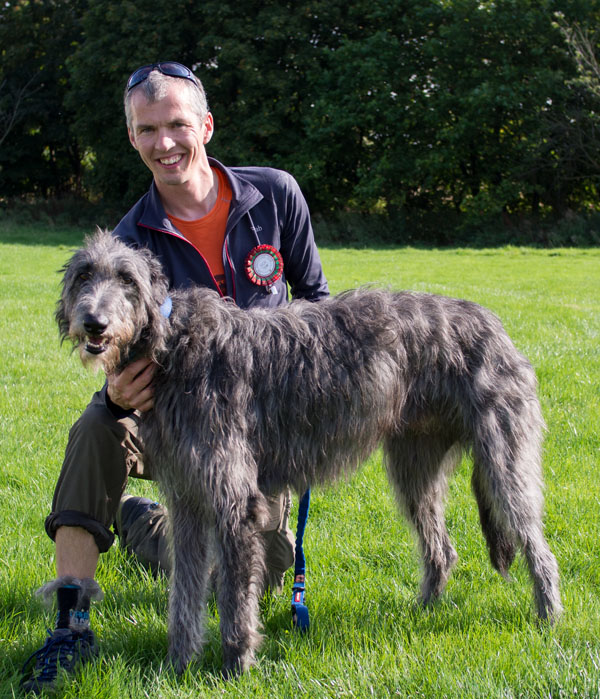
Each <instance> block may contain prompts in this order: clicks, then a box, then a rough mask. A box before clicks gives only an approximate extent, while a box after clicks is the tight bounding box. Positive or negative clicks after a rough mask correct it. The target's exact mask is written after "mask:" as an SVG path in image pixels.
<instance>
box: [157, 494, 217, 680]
mask: <svg viewBox="0 0 600 699" xmlns="http://www.w3.org/2000/svg"><path fill="white" fill-rule="evenodd" d="M168 505H169V521H170V527H171V546H172V559H173V569H172V572H171V589H170V593H169V658H170V660H171V662H172V663H173V665H174V667H175V669H176V671H177V672H183V671H184V670H185V668H186V666H187V665H188V663H189V662H190V661H191V660H192V657H193V656H194V655H196V654H198V653H199V652H200V651H201V650H202V646H203V644H204V628H205V615H206V597H207V593H208V581H209V576H210V567H211V563H212V560H213V553H214V531H213V528H212V526H209V523H208V522H207V519H206V517H205V516H203V515H202V514H201V513H200V512H198V510H197V504H196V503H194V502H193V501H191V500H189V501H188V500H186V499H185V498H178V497H172V498H169V503H168ZM195 505H196V506H195Z"/></svg>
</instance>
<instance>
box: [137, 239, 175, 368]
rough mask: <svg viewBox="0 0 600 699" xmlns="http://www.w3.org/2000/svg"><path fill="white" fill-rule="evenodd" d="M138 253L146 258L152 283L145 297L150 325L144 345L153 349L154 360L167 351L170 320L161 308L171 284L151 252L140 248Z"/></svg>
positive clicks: (147, 327)
mask: <svg viewBox="0 0 600 699" xmlns="http://www.w3.org/2000/svg"><path fill="white" fill-rule="evenodd" d="M136 253H137V254H140V255H142V256H143V257H144V260H145V263H146V264H147V266H148V271H149V282H150V288H149V289H148V293H147V294H146V295H145V298H147V299H148V303H147V304H146V313H147V314H148V325H147V326H146V327H145V328H144V332H143V335H142V338H143V341H144V344H146V345H147V346H148V347H150V348H151V350H152V354H153V358H154V359H156V358H157V356H158V355H159V354H160V353H161V352H164V350H165V349H166V345H165V340H166V336H167V330H168V320H167V318H166V317H165V315H164V314H163V312H162V311H161V307H162V306H163V304H164V302H165V299H166V298H167V297H168V295H169V283H168V280H167V277H166V276H165V274H164V272H163V268H162V265H161V263H160V261H159V259H158V258H157V257H156V256H155V255H154V254H153V253H152V252H151V251H150V250H148V249H147V248H138V250H137V251H136Z"/></svg>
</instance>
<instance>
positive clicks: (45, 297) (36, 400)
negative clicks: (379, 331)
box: [0, 224, 600, 699]
mask: <svg viewBox="0 0 600 699" xmlns="http://www.w3.org/2000/svg"><path fill="white" fill-rule="evenodd" d="M80 238H81V236H80V235H79V234H77V233H73V232H63V231H60V230H52V231H50V232H45V231H44V230H42V229H41V228H30V229H25V228H22V229H14V228H12V229H10V228H9V227H8V226H7V225H6V224H3V225H2V224H0V338H1V343H0V453H1V458H2V467H1V472H0V503H1V509H0V537H1V545H0V648H1V650H2V652H1V654H0V697H2V698H4V697H12V696H18V695H19V692H18V679H19V676H20V667H21V664H22V663H23V662H24V660H25V659H26V657H27V656H28V655H29V654H30V653H31V652H32V651H34V650H35V649H36V648H37V647H38V646H39V645H40V643H41V642H42V640H43V638H44V636H45V629H46V627H47V626H51V625H52V624H53V621H54V620H53V612H51V611H49V610H45V609H44V608H43V607H42V606H41V604H40V602H39V601H37V599H35V598H34V597H33V595H32V593H33V590H35V589H36V588H37V587H39V586H40V585H41V584H43V583H44V582H46V581H48V580H49V579H51V578H52V577H53V576H54V564H53V546H52V544H51V542H50V540H49V539H48V538H47V537H46V535H45V533H44V529H43V521H44V518H45V516H46V514H47V512H48V511H49V508H50V503H51V497H52V490H53V486H54V482H55V479H56V476H57V474H58V470H59V467H60V462H61V459H62V452H63V449H64V445H65V440H66V436H67V431H68V429H69V427H70V425H71V424H72V422H73V421H74V420H75V419H76V417H77V416H78V414H79V412H80V411H81V410H82V409H83V407H84V406H85V404H86V402H87V400H88V398H89V396H90V393H91V392H92V391H93V390H94V389H95V388H96V387H97V386H99V385H101V383H102V377H101V376H94V375H90V374H88V373H87V372H86V371H84V370H83V369H82V368H81V367H80V365H79V361H78V359H77V357H76V356H72V355H71V354H70V352H69V348H68V347H66V346H64V347H62V348H61V347H60V345H59V341H58V332H57V330H56V328H55V326H54V320H53V312H54V304H55V302H56V299H57V297H58V282H59V275H58V274H57V270H58V269H59V268H60V267H61V265H62V264H63V263H64V262H65V260H66V259H67V258H68V256H69V250H70V249H71V248H72V247H73V246H74V245H77V244H78V241H79V240H80ZM321 253H322V259H323V264H324V268H325V271H326V274H327V276H328V278H329V281H330V286H331V288H332V291H334V292H337V291H341V290H343V289H345V288H349V287H353V286H357V285H360V284H365V283H377V284H381V285H384V286H387V287H391V288H409V289H416V290H424V291H431V292H435V293H440V294H446V295H451V296H458V297H463V298H468V299H471V300H473V301H477V302H479V303H482V304H484V305H486V306H488V307H489V308H491V309H492V310H493V311H494V312H495V313H497V314H498V315H499V316H500V317H501V318H502V320H503V321H504V323H505V325H506V327H507V329H508V331H509V333H510V334H511V335H512V337H513V339H514V340H515V342H516V344H517V346H518V347H519V348H520V349H521V350H522V351H523V352H525V353H526V354H527V355H528V356H529V357H530V359H531V361H532V362H533V364H534V366H535V368H536V370H537V372H538V376H539V380H540V397H541V400H542V406H543V411H544V415H545V418H546V422H547V426H548V430H547V436H546V443H545V458H544V469H545V478H546V518H545V521H546V529H547V537H548V540H549V542H550V546H551V548H552V550H553V551H554V553H555V554H556V556H557V558H558V561H559V566H560V569H561V588H562V594H563V602H564V606H565V613H564V617H563V619H562V621H561V622H560V623H559V625H558V626H557V627H556V628H555V629H553V630H548V629H545V628H540V627H539V625H538V623H537V621H536V617H535V613H534V610H533V603H532V590H531V585H530V583H529V579H528V576H527V572H526V569H525V565H524V563H523V560H522V559H521V557H518V559H517V561H516V562H515V565H514V567H513V571H512V573H513V580H512V581H511V582H506V581H505V580H503V579H502V578H500V576H498V575H497V574H496V573H495V572H494V571H493V570H492V568H491V565H490V563H489V560H488V558H487V554H486V549H485V544H484V542H483V537H482V536H481V533H480V531H479V526H478V519H477V512H476V506H475V503H474V500H473V498H472V496H471V494H470V487H469V478H470V466H469V464H468V463H467V462H465V463H463V464H462V465H461V467H460V468H459V470H458V473H457V475H456V477H455V478H454V479H453V481H452V485H451V488H450V493H449V497H448V508H447V517H448V526H449V530H450V535H451V537H452V539H453V542H454V544H455V546H456V549H457V551H458V553H459V556H460V560H459V562H458V564H457V566H456V568H455V570H454V574H453V576H452V577H451V579H450V582H449V584H448V587H447V590H446V592H445V593H444V595H443V597H442V599H441V600H440V601H439V603H437V604H436V605H435V606H434V607H433V608H432V609H428V610H423V609H421V608H419V607H418V606H417V604H416V597H417V593H418V583H419V578H420V571H419V564H418V557H417V553H416V547H415V545H414V540H413V538H412V535H411V532H410V531H409V529H408V527H407V525H406V524H405V523H404V521H403V520H401V519H399V518H398V517H397V515H396V512H395V508H394V505H393V501H392V498H391V495H390V493H389V490H388V488H387V484H386V482H385V478H384V476H383V473H382V469H381V467H380V455H379V454H376V455H374V457H373V458H372V459H371V460H370V461H369V462H368V463H367V464H366V465H365V467H364V468H363V469H362V470H361V471H360V472H359V473H358V474H357V475H356V476H355V477H354V478H353V479H352V480H351V481H349V482H344V483H342V484H341V486H339V487H337V488H336V489H331V490H327V491H321V492H316V493H314V494H313V502H312V509H311V518H310V521H309V526H308V530H307V535H306V540H307V541H306V547H307V557H308V576H309V577H308V587H307V603H308V605H309V608H310V614H311V629H310V632H309V634H308V635H306V636H299V635H297V634H296V633H294V632H293V631H292V629H291V625H290V615H289V603H290V596H291V591H290V585H291V580H290V579H289V578H288V581H287V582H288V589H287V590H286V592H285V594H284V595H283V596H281V597H277V598H272V599H265V600H264V602H263V622H264V630H265V642H264V645H263V648H262V650H261V652H260V654H259V661H258V665H257V667H256V668H254V669H253V670H252V671H251V672H249V673H248V674H247V675H245V676H244V677H242V678H240V679H238V680H235V681H233V682H231V683H229V684H227V683H224V682H223V681H222V680H221V678H220V675H219V668H220V638H219V633H218V622H217V618H216V611H214V610H213V613H212V615H211V618H210V621H209V633H208V644H207V647H206V650H205V653H204V655H203V657H202V658H201V659H200V660H199V661H198V662H197V663H196V664H195V665H194V666H193V667H191V668H190V669H189V670H188V672H187V673H186V674H185V675H184V676H183V677H179V678H178V677H176V676H174V675H173V673H172V672H171V670H170V669H169V668H168V666H167V665H166V664H165V662H164V660H165V656H166V610H167V581H166V580H164V579H162V578H161V579H158V580H153V579H152V578H151V577H149V576H148V575H147V574H146V573H145V572H144V571H143V570H141V569H139V568H138V567H137V566H136V565H135V564H134V563H133V562H132V561H131V560H128V559H127V558H126V557H125V556H124V555H123V554H122V553H121V551H120V550H119V549H118V548H117V547H113V549H112V550H111V551H110V552H109V553H108V554H106V555H105V556H103V557H102V562H101V566H100V569H99V572H98V580H99V582H100V584H101V585H102V586H103V588H104V590H105V593H106V599H105V601H104V602H102V603H100V604H98V605H96V606H95V608H94V610H93V612H92V614H93V621H92V624H93V627H94V630H95V631H96V632H97V634H98V636H99V638H100V642H101V655H100V657H99V660H98V661H97V662H95V663H93V664H91V665H89V666H87V667H86V668H85V669H84V670H83V671H82V672H81V673H80V674H78V675H77V677H76V679H75V680H74V681H73V682H71V683H69V684H67V685H65V688H64V691H63V692H62V693H60V692H59V694H58V696H60V697H73V698H74V697H77V698H79V699H82V698H83V699H92V697H93V698H97V697H100V698H102V699H109V698H110V699H112V698H114V699H122V698H124V697H131V698H132V699H137V698H138V697H152V698H153V699H158V698H163V697H165V698H166V697H169V698H172V697H181V698H183V697H204V696H210V697H212V696H214V697H216V696H230V697H248V696H256V697H267V696H268V697H272V698H273V699H275V698H276V697H282V698H284V697H286V698H287V697H295V696H311V697H313V696H314V697H367V696H374V697H387V696H400V697H486V698H487V697H521V696H522V697H573V696H578V697H597V696H599V695H600V640H599V639H600V601H599V593H600V562H599V558H600V547H599V545H598V535H599V531H600V527H599V524H600V488H599V485H598V483H599V477H598V473H597V472H598V468H597V465H598V459H599V455H600V436H599V435H600V338H599V333H600V315H599V313H598V305H599V301H600V250H596V249H585V250H583V249H581V250H571V249H569V250H544V251H542V250H531V249H519V248H502V249H497V250H491V249H490V250H467V249H455V250H443V251H440V250H416V249H406V248H403V249H383V250H374V249H364V250H356V249H341V248H336V249H325V248H324V249H322V250H321ZM131 491H132V492H136V493H140V494H141V493H145V494H147V493H155V491H154V490H153V485H152V484H147V483H139V482H134V483H133V484H132V488H131ZM156 497H158V495H156Z"/></svg>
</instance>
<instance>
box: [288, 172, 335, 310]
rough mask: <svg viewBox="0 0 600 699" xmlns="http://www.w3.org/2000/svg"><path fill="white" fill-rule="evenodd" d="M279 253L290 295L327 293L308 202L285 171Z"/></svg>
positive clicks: (315, 296)
mask: <svg viewBox="0 0 600 699" xmlns="http://www.w3.org/2000/svg"><path fill="white" fill-rule="evenodd" d="M283 197H284V198H285V201H284V203H283V205H282V211H283V221H282V229H281V256H282V257H283V267H284V270H285V276H286V280H287V282H288V284H289V285H290V291H291V294H292V297H293V298H295V299H297V298H303V299H307V300H309V301H319V300H320V299H322V298H325V297H327V296H329V287H328V286H327V280H326V278H325V274H324V273H323V267H322V265H321V258H320V256H319V251H318V250H317V246H316V243H315V237H314V233H313V229H312V224H311V221H310V213H309V210H308V204H307V203H306V200H305V199H304V195H303V194H302V192H301V191H300V187H299V186H298V183H297V182H296V180H295V179H294V178H293V177H292V176H291V175H289V174H288V173H286V178H285V180H284V185H283Z"/></svg>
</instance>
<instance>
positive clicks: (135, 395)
mask: <svg viewBox="0 0 600 699" xmlns="http://www.w3.org/2000/svg"><path fill="white" fill-rule="evenodd" d="M155 370H156V365H155V364H154V363H153V362H152V361H151V360H150V359H137V360H136V361H135V362H132V363H131V364H129V365H128V366H126V367H125V369H123V371H122V372H121V373H120V374H113V375H111V376H107V380H108V387H107V389H106V390H107V393H108V397H109V398H110V399H111V401H112V402H113V403H114V404H115V405H118V406H119V407H120V408H123V410H131V409H132V408H133V409H135V410H139V411H140V412H142V413H143V412H144V411H146V410H150V408H151V407H152V405H153V402H154V389H153V388H152V377H153V376H154V371H155Z"/></svg>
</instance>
